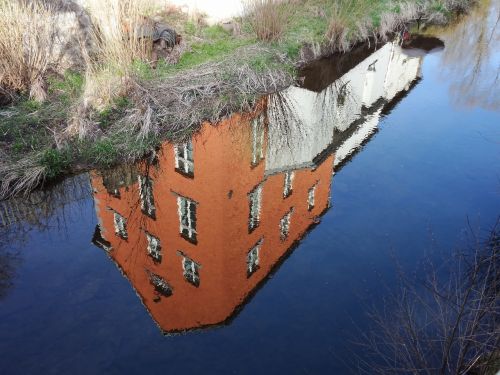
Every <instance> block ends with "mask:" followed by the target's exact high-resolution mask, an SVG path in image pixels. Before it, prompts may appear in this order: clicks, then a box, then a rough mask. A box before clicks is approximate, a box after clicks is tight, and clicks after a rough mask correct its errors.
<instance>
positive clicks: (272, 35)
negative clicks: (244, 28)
mask: <svg viewBox="0 0 500 375" xmlns="http://www.w3.org/2000/svg"><path fill="white" fill-rule="evenodd" d="M244 8H245V13H246V15H247V17H248V20H249V22H250V25H251V26H252V29H253V31H254V32H255V34H256V35H257V38H259V39H260V40H262V41H273V40H277V39H279V38H280V36H281V35H282V34H283V31H284V30H285V26H286V23H287V19H288V16H289V4H288V1H284V0H247V1H246V2H245V3H244Z"/></svg>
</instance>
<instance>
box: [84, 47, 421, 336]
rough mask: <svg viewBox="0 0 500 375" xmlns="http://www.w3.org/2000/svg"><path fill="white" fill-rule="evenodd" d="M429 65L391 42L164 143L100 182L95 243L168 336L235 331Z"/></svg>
mask: <svg viewBox="0 0 500 375" xmlns="http://www.w3.org/2000/svg"><path fill="white" fill-rule="evenodd" d="M421 62H422V57H421V56H419V55H418V54H416V53H412V54H410V53H409V52H407V51H405V50H402V49H401V48H400V47H399V46H397V45H396V44H394V43H387V44H385V45H384V46H382V47H381V48H380V49H378V50H376V51H375V52H373V53H372V54H371V55H369V56H367V57H366V58H364V59H363V60H361V61H360V62H359V63H358V64H356V66H354V67H349V70H348V71H346V72H344V74H342V75H340V78H338V79H336V80H335V81H334V82H333V83H332V84H331V85H330V86H329V87H327V88H325V89H324V90H322V91H320V92H315V91H310V90H307V89H306V88H297V87H291V88H289V89H288V90H286V91H285V92H283V93H281V94H280V95H274V96H271V97H269V98H267V99H264V100H262V102H261V103H260V104H259V105H258V107H257V108H256V109H255V111H254V112H253V113H248V114H235V115H233V116H231V117H230V118H229V119H227V120H225V121H223V122H222V123H220V124H219V125H218V126H217V127H213V126H210V125H208V124H207V125H205V126H204V127H203V128H202V130H201V132H200V133H199V134H197V135H195V136H194V137H193V138H192V139H191V140H190V141H188V142H186V143H183V144H177V145H171V144H165V145H164V146H163V148H162V151H161V152H160V153H159V155H158V157H157V159H156V160H155V161H154V162H153V163H152V164H150V165H147V164H141V165H139V166H137V168H136V169H135V170H131V169H130V168H129V169H127V170H122V171H114V172H111V173H109V172H106V173H97V172H95V173H93V174H92V186H93V189H94V197H95V198H94V199H95V207H96V213H97V216H98V219H99V225H98V227H97V228H96V231H95V234H94V237H93V243H94V244H96V245H97V246H99V247H101V248H102V249H104V250H105V251H107V252H108V254H109V256H110V257H111V259H112V260H113V261H114V262H115V263H116V264H117V266H118V267H119V268H120V270H121V271H122V272H123V274H124V276H125V277H127V278H128V279H129V281H130V283H131V284H132V286H133V287H134V288H135V290H136V291H137V293H138V295H139V296H140V298H141V300H142V302H143V304H144V306H145V307H146V309H147V310H148V311H149V313H150V314H151V316H152V318H153V319H154V320H155V321H156V322H157V324H158V325H159V327H160V328H161V329H162V330H163V331H164V332H179V331H185V330H191V329H196V328H201V327H206V326H210V325H217V324H221V323H223V322H227V321H228V319H230V318H231V317H233V316H234V314H235V312H237V311H238V310H239V308H240V307H241V306H242V305H243V304H244V303H245V302H246V301H248V299H249V297H250V296H251V295H252V294H253V293H254V292H255V291H256V290H257V288H258V287H259V285H261V284H262V283H263V282H264V281H265V280H267V276H268V275H269V274H270V273H271V272H272V271H273V269H275V268H276V267H277V265H278V264H280V262H281V261H282V260H283V259H285V258H286V255H287V254H289V253H290V251H291V249H293V248H294V246H295V245H296V244H297V243H298V241H300V239H301V238H303V237H304V235H305V234H306V233H307V232H308V231H309V230H310V229H311V228H312V227H314V225H316V224H318V223H319V221H320V217H321V215H322V214H323V213H324V212H325V211H326V210H328V208H329V207H330V196H331V192H330V188H331V179H332V176H333V174H334V169H335V170H336V169H338V168H340V166H341V165H342V163H344V162H345V161H346V160H347V159H348V158H349V157H351V156H352V155H353V154H354V153H355V151H356V150H358V149H359V148H360V146H361V145H362V144H363V143H364V142H366V141H367V139H369V137H370V136H371V135H372V134H373V133H374V132H375V131H376V128H377V126H378V122H379V120H380V116H381V115H382V114H383V113H385V112H387V111H388V110H390V108H391V107H392V106H393V105H394V104H395V102H396V101H397V100H399V99H401V97H402V96H403V95H402V94H404V93H405V92H406V91H407V90H409V89H410V88H411V87H412V85H413V84H414V83H415V82H417V81H418V77H419V75H420V65H421Z"/></svg>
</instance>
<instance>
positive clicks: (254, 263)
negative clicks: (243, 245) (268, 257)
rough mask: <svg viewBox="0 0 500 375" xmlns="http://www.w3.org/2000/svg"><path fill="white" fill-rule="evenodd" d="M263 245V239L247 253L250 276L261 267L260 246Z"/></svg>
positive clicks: (248, 273)
mask: <svg viewBox="0 0 500 375" xmlns="http://www.w3.org/2000/svg"><path fill="white" fill-rule="evenodd" d="M261 245H262V239H260V240H259V242H257V243H256V244H255V245H254V247H252V248H251V249H250V251H249V252H248V253H247V275H248V276H249V277H250V276H251V275H252V274H253V273H255V271H257V270H258V269H259V262H260V257H259V254H260V248H261Z"/></svg>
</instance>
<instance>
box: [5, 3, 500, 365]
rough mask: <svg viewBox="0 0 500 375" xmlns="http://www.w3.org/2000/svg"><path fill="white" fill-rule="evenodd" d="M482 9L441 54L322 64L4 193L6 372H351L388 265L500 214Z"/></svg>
mask: <svg viewBox="0 0 500 375" xmlns="http://www.w3.org/2000/svg"><path fill="white" fill-rule="evenodd" d="M483 8H484V9H483ZM483 8H480V9H479V10H477V11H476V12H474V14H473V15H471V16H470V17H469V18H467V19H465V20H463V21H462V22H460V23H459V24H458V25H454V26H451V27H449V28H447V29H445V30H440V31H439V36H440V37H441V38H442V39H443V40H444V42H445V48H444V49H442V48H440V47H439V43H438V44H436V43H435V41H434V42H433V43H431V46H430V48H427V49H430V52H428V53H426V52H424V51H423V50H416V49H405V50H402V49H401V48H400V47H399V46H397V45H395V44H392V43H388V44H385V45H381V46H378V48H377V50H376V51H375V52H373V51H371V52H367V51H360V52H359V56H358V57H351V60H350V62H351V64H349V63H346V65H345V66H343V67H340V68H338V66H333V65H332V64H331V63H326V62H321V63H320V64H319V66H318V67H315V69H313V72H318V71H321V74H320V75H318V76H315V75H314V74H313V73H311V72H307V71H306V72H304V87H305V88H302V89H299V88H292V89H289V90H287V91H285V92H284V93H282V95H279V96H274V97H271V98H268V99H267V100H263V101H262V102H261V103H260V104H259V106H258V107H257V108H256V110H255V112H254V113H250V114H244V115H235V116H233V117H232V118H230V119H229V120H228V121H226V122H224V123H222V124H221V125H220V126H219V127H216V128H214V127H211V126H205V127H204V128H203V130H202V132H201V133H200V134H198V135H196V136H195V137H194V138H193V139H192V140H191V142H186V143H185V144H179V145H176V146H173V145H165V146H164V148H163V150H162V152H160V153H159V154H158V155H157V158H156V159H155V160H152V161H150V162H148V163H144V164H142V165H140V166H138V167H137V168H134V167H124V168H120V169H117V170H115V171H112V172H92V173H90V174H89V175H82V176H79V177H76V178H74V179H69V180H67V181H65V183H64V185H62V186H58V187H56V188H55V189H53V190H52V191H51V192H40V193H37V194H34V195H33V197H31V198H30V200H18V201H11V202H4V203H3V204H2V207H1V212H2V216H1V217H0V220H1V223H2V227H1V230H0V249H1V250H0V269H1V272H0V338H1V340H0V372H1V373H2V374H29V373H73V374H79V373H82V374H86V373H106V374H108V373H109V374H123V373H143V372H145V371H147V372H149V373H160V372H162V373H164V372H168V373H174V374H175V373H181V372H183V373H200V372H207V373H217V374H232V373H235V374H247V373H248V374H250V373H269V372H272V373H299V374H300V373H335V374H344V373H349V372H350V370H349V363H350V360H351V359H352V357H353V353H354V352H356V351H357V350H358V347H357V346H356V345H355V344H353V343H352V341H355V340H356V338H358V337H360V333H361V332H363V330H365V329H368V328H369V327H370V321H369V319H367V317H366V312H367V310H368V308H369V307H370V306H372V305H378V306H380V305H381V303H382V299H383V298H384V297H385V296H387V295H388V294H389V293H390V292H391V289H393V288H394V286H395V285H396V272H395V264H394V263H395V260H394V259H397V261H398V262H399V263H400V264H401V265H402V267H404V268H405V269H408V270H414V269H415V268H416V267H417V265H418V263H419V261H421V260H422V259H423V257H424V256H425V254H429V253H431V254H432V252H431V250H433V251H436V250H442V251H448V250H450V249H452V248H457V247H460V246H462V245H463V241H464V233H465V231H466V227H467V221H469V222H470V223H472V226H473V227H474V228H475V229H476V230H477V231H479V232H481V231H484V230H486V229H488V228H489V227H491V225H493V224H494V223H495V221H496V219H497V217H498V214H499V213H500V199H499V194H500V182H499V181H500V173H499V172H500V170H499V166H500V148H499V141H500V130H499V128H498V125H499V123H500V122H499V120H500V115H499V109H500V103H499V102H498V98H499V97H500V95H499V94H500V92H499V84H498V72H499V71H498V69H499V61H500V55H499V54H498V35H499V33H498V28H495V26H496V23H497V17H498V12H499V8H498V5H497V4H496V3H493V4H491V5H489V7H488V6H483ZM485 9H486V10H485ZM488 14H489V18H488V22H485V21H484V19H485V18H484V17H486V16H487V15H488ZM481 20H482V21H481ZM496 27H497V26H496ZM427 41H428V39H427ZM434 47H435V48H434ZM355 59H357V60H356V61H354V62H353V60H355ZM140 176H142V177H140ZM7 211H8V215H7ZM124 237H126V239H125V238H124ZM158 241H159V242H158ZM148 247H149V248H148Z"/></svg>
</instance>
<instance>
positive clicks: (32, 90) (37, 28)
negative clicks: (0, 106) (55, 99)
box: [0, 0, 57, 101]
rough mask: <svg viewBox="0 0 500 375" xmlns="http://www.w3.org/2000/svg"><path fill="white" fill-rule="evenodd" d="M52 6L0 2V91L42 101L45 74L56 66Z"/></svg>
mask: <svg viewBox="0 0 500 375" xmlns="http://www.w3.org/2000/svg"><path fill="white" fill-rule="evenodd" d="M54 14H55V13H54V9H53V7H52V5H50V4H45V3H44V2H42V1H40V2H38V1H28V0H19V1H14V0H0V87H3V89H4V90H9V91H13V92H23V93H24V92H26V93H29V96H30V98H32V99H35V100H38V101H43V100H45V98H46V95H47V90H46V83H45V79H46V76H47V73H48V72H49V71H50V70H51V69H53V68H54V67H55V66H56V65H57V61H54V60H53V59H54V55H55V54H54V53H53V51H54V49H55V47H56V42H57V26H56V25H55V23H54V22H53V19H54Z"/></svg>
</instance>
